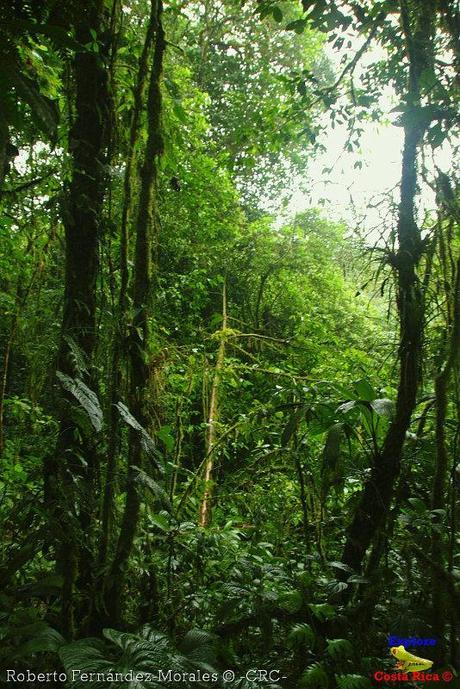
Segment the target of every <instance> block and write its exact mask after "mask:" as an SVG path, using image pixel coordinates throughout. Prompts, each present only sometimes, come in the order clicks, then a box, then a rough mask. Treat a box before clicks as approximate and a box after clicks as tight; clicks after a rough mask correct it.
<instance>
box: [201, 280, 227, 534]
mask: <svg viewBox="0 0 460 689" xmlns="http://www.w3.org/2000/svg"><path fill="white" fill-rule="evenodd" d="M226 330H227V283H226V281H224V285H223V288H222V328H221V338H220V343H219V349H218V351H217V360H216V366H215V369H214V376H213V380H212V385H211V399H210V402H209V414H208V425H207V430H206V442H205V451H206V460H205V466H204V493H203V498H202V500H201V505H200V517H199V525H200V526H207V525H208V524H209V521H210V519H211V497H212V472H213V468H214V457H215V445H216V441H217V421H218V418H219V397H220V387H221V379H222V372H223V368H224V362H225V331H226Z"/></svg>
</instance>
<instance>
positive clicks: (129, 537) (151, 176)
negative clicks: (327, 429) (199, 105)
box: [105, 0, 166, 624]
mask: <svg viewBox="0 0 460 689" xmlns="http://www.w3.org/2000/svg"><path fill="white" fill-rule="evenodd" d="M152 6H153V11H152V20H153V22H154V28H155V48H154V55H153V65H152V70H151V74H150V83H149V91H148V103H147V120H148V138H147V144H146V148H145V153H144V162H143V165H142V170H141V187H140V196H139V208H138V213H137V222H136V248H135V267H134V284H133V310H134V319H133V324H132V327H131V342H130V391H129V406H130V410H131V412H132V413H133V414H134V416H135V417H136V419H137V420H138V421H139V422H140V423H141V424H142V425H143V426H146V425H148V412H147V394H146V393H147V388H148V381H149V366H148V344H149V335H150V331H149V317H150V310H151V309H150V301H151V282H152V252H153V241H154V238H155V237H156V235H157V233H158V229H159V228H158V226H159V216H158V198H157V197H158V190H157V182H158V180H157V178H158V159H159V157H160V156H161V155H162V153H163V148H164V145H163V135H162V126H161V114H162V99H161V77H162V72H163V55H164V51H165V47H166V42H165V36H164V31H163V25H162V3H161V0H156V1H155V0H153V2H152ZM128 462H129V465H128V476H127V487H126V503H125V509H124V514H123V519H122V524H121V528H120V534H119V538H118V543H117V549H116V553H115V556H114V559H113V562H112V566H111V568H110V572H109V577H108V581H107V586H106V596H105V607H106V610H107V613H108V616H109V618H110V620H111V623H112V624H117V623H118V624H119V623H120V622H121V617H122V599H123V588H124V585H125V580H126V573H127V568H128V559H129V556H130V554H131V551H132V547H133V542H134V537H135V534H136V530H137V526H138V521H139V512H140V504H141V503H140V496H139V493H138V488H137V486H136V483H135V478H136V471H137V469H136V467H142V465H143V451H142V448H141V442H140V437H139V434H138V433H137V432H136V431H134V430H132V431H131V433H130V438H129V458H128Z"/></svg>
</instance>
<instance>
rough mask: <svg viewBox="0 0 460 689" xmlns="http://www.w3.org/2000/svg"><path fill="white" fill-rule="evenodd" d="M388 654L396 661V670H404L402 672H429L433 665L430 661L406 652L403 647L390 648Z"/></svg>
mask: <svg viewBox="0 0 460 689" xmlns="http://www.w3.org/2000/svg"><path fill="white" fill-rule="evenodd" d="M390 653H391V654H392V655H394V657H395V658H396V659H397V660H398V663H397V664H396V669H398V670H404V672H420V671H421V670H429V669H430V668H431V666H432V665H433V661H432V660H427V659H426V658H419V657H418V656H414V655H412V653H409V651H406V649H405V648H404V646H393V647H392V648H390Z"/></svg>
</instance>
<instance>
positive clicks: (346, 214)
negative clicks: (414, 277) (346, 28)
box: [287, 38, 453, 239]
mask: <svg viewBox="0 0 460 689" xmlns="http://www.w3.org/2000/svg"><path fill="white" fill-rule="evenodd" d="M361 41H362V38H360V39H359V40H356V39H354V41H353V42H354V43H355V46H356V49H358V48H359V46H360V43H361ZM326 52H327V54H328V56H329V58H330V59H331V61H332V63H333V65H335V66H336V70H337V73H339V71H340V69H342V68H343V65H342V67H339V63H338V59H339V56H338V55H337V53H335V51H333V50H332V49H331V48H329V47H326ZM383 56H384V51H383V50H382V49H381V48H374V50H373V51H372V52H371V53H368V54H367V55H366V56H364V58H363V60H362V64H361V70H363V69H366V66H367V65H369V64H370V63H372V62H374V61H375V60H377V59H381V57H383ZM382 104H383V106H384V109H385V110H386V112H387V113H390V111H391V110H392V109H393V108H394V107H395V106H396V105H397V104H398V102H397V100H396V96H395V94H394V92H393V91H392V89H391V88H390V87H388V89H387V91H386V92H385V93H384V95H383V97H382ZM396 116H397V115H395V114H389V118H394V117H396ZM325 122H326V123H328V122H329V118H328V117H327V116H325ZM360 126H361V127H362V128H363V129H364V132H363V134H362V138H361V151H360V152H357V153H348V152H346V151H345V150H344V149H345V144H346V142H347V138H348V132H347V128H346V126H345V125H336V126H335V128H334V129H332V128H331V127H330V126H329V128H328V130H327V132H326V133H325V135H324V136H323V138H322V140H321V143H323V144H324V145H325V147H326V151H325V152H324V153H322V154H319V155H317V157H316V159H315V160H313V161H312V162H311V163H310V165H309V170H308V178H309V182H308V193H305V192H302V191H297V192H296V193H295V194H294V196H293V198H292V199H291V202H290V204H289V206H288V209H287V213H288V214H289V215H292V214H293V213H295V212H298V211H302V210H305V209H307V208H309V207H311V206H318V205H320V199H326V203H325V205H324V212H325V214H326V215H327V216H328V217H330V218H331V219H332V220H341V219H343V220H345V221H346V222H347V223H348V224H349V226H350V227H356V226H357V225H359V226H360V227H361V229H362V231H363V232H364V233H366V234H369V236H370V238H371V239H376V238H377V236H378V232H379V230H378V229H376V228H377V226H382V224H384V223H385V222H388V220H386V221H385V218H384V217H382V213H384V212H385V211H383V208H380V207H377V208H372V207H371V208H370V207H369V204H370V203H372V200H374V201H375V200H377V198H378V197H381V195H382V194H384V193H385V192H388V191H389V190H391V189H394V188H395V187H397V185H398V184H399V180H400V175H401V153H402V145H403V129H402V127H399V126H396V125H392V124H388V125H378V124H376V123H374V122H369V123H367V124H366V123H362V122H361V123H360ZM357 160H361V161H362V162H363V166H362V168H361V169H359V168H354V163H355V162H356V161H357ZM452 163H453V161H452V151H451V149H450V146H449V145H447V144H446V145H444V146H443V147H442V148H441V149H438V152H437V155H436V164H437V165H438V166H439V167H440V168H441V169H443V170H445V171H448V170H449V168H451V167H452ZM324 168H332V172H330V173H326V172H323V169H324ZM398 194H399V190H398V189H397V188H396V190H395V191H394V192H393V198H394V200H395V201H396V202H397V200H398ZM421 201H422V203H421V204H420V207H421V209H422V213H423V211H424V210H427V209H429V208H432V207H433V201H434V199H433V193H432V191H431V190H430V189H425V190H424V191H423V193H422V199H421ZM387 209H388V206H387V205H386V210H387Z"/></svg>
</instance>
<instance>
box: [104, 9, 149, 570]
mask: <svg viewBox="0 0 460 689" xmlns="http://www.w3.org/2000/svg"><path fill="white" fill-rule="evenodd" d="M154 13H155V7H154V5H152V9H151V16H150V20H149V24H148V27H147V32H146V36H145V41H144V46H143V49H142V54H141V56H140V59H139V69H138V74H137V82H136V85H135V88H134V105H133V110H132V113H131V126H130V133H129V147H128V157H127V161H126V168H125V175H124V182H123V207H122V212H121V230H120V289H119V293H118V308H117V323H116V332H115V336H114V344H113V350H112V363H111V380H110V383H109V384H110V408H109V431H108V449H107V469H106V477H105V484H104V498H103V505H102V535H101V542H100V549H99V561H100V563H101V564H104V562H105V560H106V558H107V554H108V549H109V547H110V544H111V540H112V532H113V513H114V507H113V500H114V494H115V485H116V481H117V455H118V451H119V442H120V439H119V414H118V411H117V408H116V406H115V405H116V403H117V402H118V401H119V396H120V389H121V385H122V371H121V367H122V359H123V355H124V350H125V346H126V339H127V334H126V319H127V314H128V288H129V268H128V257H129V244H130V232H129V229H130V220H131V214H132V205H133V190H134V188H135V185H136V181H137V175H136V174H135V168H136V161H137V155H136V146H137V141H138V136H139V129H140V119H141V115H142V112H143V109H144V101H145V95H146V90H147V82H148V76H149V60H150V57H151V52H152V46H153V41H154V38H155V25H156V19H155V15H154Z"/></svg>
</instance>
